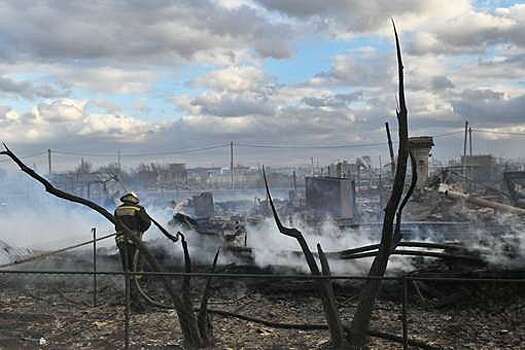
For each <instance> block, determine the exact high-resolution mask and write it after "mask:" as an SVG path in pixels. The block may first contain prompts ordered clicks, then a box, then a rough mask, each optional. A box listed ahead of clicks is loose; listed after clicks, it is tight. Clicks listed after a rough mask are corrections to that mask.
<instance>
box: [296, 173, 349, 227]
mask: <svg viewBox="0 0 525 350" xmlns="http://www.w3.org/2000/svg"><path fill="white" fill-rule="evenodd" d="M305 181H306V206H307V208H308V209H310V210H312V211H314V212H315V213H316V214H319V215H331V216H334V217H336V218H341V219H353V218H354V217H356V201H355V199H356V198H355V182H354V181H353V180H351V179H348V178H339V177H328V176H321V177H306V178H305Z"/></svg>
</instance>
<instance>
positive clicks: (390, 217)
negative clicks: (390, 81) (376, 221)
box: [349, 21, 409, 349]
mask: <svg viewBox="0 0 525 350" xmlns="http://www.w3.org/2000/svg"><path fill="white" fill-rule="evenodd" d="M392 24H393V26H394V35H395V41H396V53H397V65H398V79H399V110H397V111H396V114H397V121H398V124H399V128H398V129H399V130H398V137H399V148H398V160H397V164H396V165H397V166H396V172H395V176H394V183H393V186H392V193H391V194H390V199H389V200H388V203H387V205H386V208H385V217H384V220H383V229H382V232H381V243H380V245H379V251H378V254H377V256H376V257H375V259H374V261H373V263H372V266H371V268H370V271H369V273H368V276H369V277H373V278H374V279H370V280H368V281H367V282H366V283H365V285H364V287H363V289H362V290H361V294H360V297H359V304H358V306H357V310H356V312H355V314H354V317H353V319H352V324H351V327H350V332H349V341H350V343H351V344H352V346H353V347H354V348H356V349H364V348H366V346H367V342H368V334H367V332H368V327H369V324H370V317H371V314H372V310H373V307H374V304H375V301H376V298H377V295H378V294H379V291H380V290H381V285H382V281H381V277H383V276H384V274H385V271H386V268H387V265H388V259H389V257H390V253H391V251H392V249H393V248H395V244H397V242H394V220H395V217H396V212H397V210H398V206H399V203H400V202H401V197H402V195H403V189H404V185H405V177H406V170H407V160H408V155H409V144H408V118H407V116H408V111H407V108H406V101H405V90H404V79H403V62H402V57H401V48H400V46H399V38H398V35H397V30H396V27H395V24H394V22H393V21H392Z"/></svg>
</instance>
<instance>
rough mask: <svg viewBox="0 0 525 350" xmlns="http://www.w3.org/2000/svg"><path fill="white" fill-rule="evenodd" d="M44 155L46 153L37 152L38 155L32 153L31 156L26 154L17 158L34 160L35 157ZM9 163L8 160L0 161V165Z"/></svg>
mask: <svg viewBox="0 0 525 350" xmlns="http://www.w3.org/2000/svg"><path fill="white" fill-rule="evenodd" d="M46 153H47V151H44V152H38V153H33V154H28V155H25V156H21V157H18V158H20V159H28V158H35V157H38V156H41V155H44V154H46ZM10 161H11V160H10V159H2V160H0V163H6V162H10Z"/></svg>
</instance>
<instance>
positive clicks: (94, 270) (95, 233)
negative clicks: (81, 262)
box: [91, 227, 97, 307]
mask: <svg viewBox="0 0 525 350" xmlns="http://www.w3.org/2000/svg"><path fill="white" fill-rule="evenodd" d="M91 233H92V234H93V307H95V306H97V228H96V227H93V228H92V229H91Z"/></svg>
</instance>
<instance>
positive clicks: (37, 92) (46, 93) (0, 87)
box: [0, 76, 69, 100]
mask: <svg viewBox="0 0 525 350" xmlns="http://www.w3.org/2000/svg"><path fill="white" fill-rule="evenodd" d="M0 94H3V95H6V96H7V97H13V96H14V97H17V98H24V99H28V100H33V99H36V98H40V97H41V98H56V97H63V96H67V95H68V94H69V92H68V91H66V90H64V89H62V88H59V87H57V86H54V85H51V84H34V83H33V82H31V81H19V80H13V79H11V78H8V77H6V76H0Z"/></svg>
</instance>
